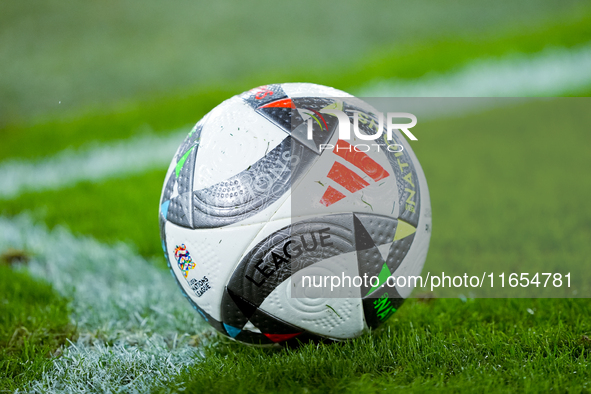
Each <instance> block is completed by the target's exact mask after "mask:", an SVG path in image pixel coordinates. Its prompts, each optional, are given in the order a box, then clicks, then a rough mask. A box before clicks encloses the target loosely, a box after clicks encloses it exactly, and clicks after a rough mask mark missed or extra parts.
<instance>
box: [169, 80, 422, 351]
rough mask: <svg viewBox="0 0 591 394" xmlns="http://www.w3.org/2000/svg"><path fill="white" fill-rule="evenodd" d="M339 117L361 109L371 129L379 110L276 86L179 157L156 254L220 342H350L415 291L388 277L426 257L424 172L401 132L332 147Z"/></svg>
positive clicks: (225, 111) (209, 119)
mask: <svg viewBox="0 0 591 394" xmlns="http://www.w3.org/2000/svg"><path fill="white" fill-rule="evenodd" d="M331 109H332V110H334V111H335V112H334V113H331ZM336 110H339V111H342V112H344V113H345V114H346V115H347V116H348V117H349V119H350V120H351V122H352V121H353V120H354V118H355V113H357V114H358V115H357V119H359V120H360V122H358V125H359V130H361V131H360V132H361V133H362V134H365V135H370V134H373V133H375V132H376V131H377V132H379V131H380V130H377V125H378V124H379V117H378V116H377V115H376V114H377V112H376V111H375V110H374V109H373V108H371V107H370V106H368V105H367V104H366V103H364V102H363V101H361V100H358V99H356V98H354V97H353V96H351V95H349V94H347V93H345V92H342V91H339V90H336V89H333V88H329V87H325V86H320V85H314V84H307V83H286V84H275V85H267V86H262V87H259V88H256V89H252V90H250V91H248V92H245V93H243V94H241V95H238V96H234V97H232V98H230V99H229V100H226V101H224V102H223V103H221V104H220V105H218V106H217V107H216V108H214V109H213V110H212V111H211V112H210V113H208V114H207V115H206V116H204V117H203V119H201V120H200V121H199V122H198V123H197V124H196V125H195V127H194V128H193V129H192V130H191V132H190V133H189V134H188V136H187V137H186V139H185V141H184V142H183V143H182V144H181V146H180V147H179V149H178V151H177V152H176V154H175V156H174V158H173V160H172V163H171V165H170V168H169V170H168V173H167V175H166V179H165V182H164V187H163V190H162V197H161V200H160V215H159V217H160V232H161V237H162V247H163V249H164V254H165V256H166V259H167V261H168V264H169V267H170V269H171V270H172V273H173V276H174V277H175V278H176V280H177V282H178V284H179V286H180V287H181V289H182V291H183V293H184V294H185V296H186V298H187V299H188V300H189V302H190V303H191V304H192V305H193V306H194V308H195V309H196V310H197V312H199V313H200V314H201V315H202V316H203V318H204V319H205V320H206V321H207V322H208V323H209V324H211V325H212V326H213V327H214V328H216V329H217V330H218V331H220V332H221V333H223V334H225V335H228V336H230V337H232V338H235V339H236V340H239V341H242V342H247V343H253V344H273V343H281V342H285V341H290V340H291V341H296V340H301V341H307V340H325V339H328V340H343V339H347V338H354V337H357V336H359V335H361V334H362V333H363V332H365V331H367V330H368V329H369V328H375V327H377V326H378V325H379V324H381V323H382V322H383V321H385V320H386V319H387V318H388V317H389V316H391V314H392V313H393V312H395V311H396V309H397V308H398V307H399V306H400V305H401V304H402V301H403V300H404V298H406V297H408V295H409V294H410V292H411V291H412V287H413V286H412V285H409V284H405V285H401V284H400V283H396V281H395V280H392V279H393V278H396V277H401V276H406V277H407V276H410V275H419V274H420V272H421V270H422V267H423V264H424V262H425V258H426V255H427V250H428V246H429V239H430V231H431V230H430V229H431V208H430V200H429V192H428V188H427V182H426V179H425V176H424V173H423V170H422V169H421V166H420V164H419V162H418V160H417V158H416V156H415V155H414V153H413V151H412V149H411V148H410V146H409V144H408V143H407V142H406V140H405V139H404V138H403V137H402V135H401V134H400V133H399V132H398V131H397V130H395V132H394V134H393V136H392V139H391V140H388V139H387V138H382V137H380V138H378V139H376V140H373V141H368V140H367V139H366V138H363V139H360V138H359V136H358V134H356V133H353V132H351V136H352V137H351V139H350V140H348V141H345V140H343V139H339V135H340V134H339V132H338V131H337V129H338V125H339V119H338V117H337V116H336ZM351 130H353V128H352V126H351ZM363 144H366V145H368V146H370V149H369V150H367V151H365V150H366V149H367V148H365V146H362V145H363ZM393 147H396V149H392V148H393ZM336 277H338V278H339V282H341V279H342V282H343V283H342V284H341V283H339V286H336V288H335V286H334V285H335V284H336V279H334V278H336ZM326 278H328V279H326ZM347 278H351V280H349V281H347ZM358 278H361V282H362V283H359V279H358ZM364 278H365V279H364ZM367 278H369V279H370V280H369V283H368V282H367ZM372 278H373V280H372ZM319 279H320V282H323V281H324V283H320V282H319V281H318V280H319ZM389 279H390V280H389ZM327 280H328V283H327ZM331 282H332V283H331ZM351 282H353V283H351ZM331 285H332V286H331Z"/></svg>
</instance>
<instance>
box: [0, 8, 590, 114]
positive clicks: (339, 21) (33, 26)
mask: <svg viewBox="0 0 591 394" xmlns="http://www.w3.org/2000/svg"><path fill="white" fill-rule="evenodd" d="M585 13H588V2H585V1H572V0H569V1H561V2H556V1H549V0H540V1H499V2H486V1H482V0H479V1H468V0H457V1H445V2H436V3H432V2H427V1H423V0H421V1H415V2H402V1H391V2H383V1H378V0H371V1H366V2H363V3H357V2H352V1H351V2H344V1H343V2H339V3H338V5H335V4H333V3H318V2H314V1H308V0H306V1H301V2H290V3H278V2H273V1H260V2H235V1H227V0H226V1H217V2H195V1H187V0H184V1H179V2H175V4H174V5H173V6H172V5H164V4H162V3H161V2H157V1H151V0H150V1H143V2H137V1H106V2H98V1H89V2H78V1H73V0H68V1H55V0H54V1H37V0H28V1H23V2H10V1H6V2H2V4H0V59H2V63H1V69H2V72H1V73H0V103H2V105H1V106H0V122H2V123H4V124H7V123H15V122H23V121H26V122H29V121H30V120H31V119H39V117H41V119H46V118H47V117H48V116H51V115H56V114H59V115H62V114H69V113H71V112H72V111H75V110H80V109H86V108H100V109H103V108H112V107H113V105H114V104H119V103H124V102H126V103H129V102H134V101H136V100H138V99H140V100H144V99H146V98H147V97H151V98H154V97H163V96H165V97H170V96H171V94H173V93H178V94H182V93H185V94H194V93H195V92H203V91H207V90H210V89H212V88H214V89H219V88H220V87H221V86H223V87H226V88H228V87H229V88H230V89H233V90H234V91H235V92H240V91H242V90H244V89H247V88H249V87H250V86H245V85H244V82H249V83H251V82H254V81H253V80H257V83H263V84H264V83H269V82H277V81H275V80H273V78H270V79H271V80H263V78H262V77H264V76H267V75H269V76H281V77H283V78H286V79H287V80H293V79H292V78H290V76H292V77H296V78H297V80H301V81H311V80H318V77H319V76H320V75H322V76H325V77H326V76H328V79H329V80H330V79H334V80H337V79H338V77H337V76H336V75H335V74H336V73H343V72H347V70H354V69H357V68H359V65H363V66H365V67H367V66H370V65H371V63H372V62H371V60H373V59H375V58H376V57H380V56H384V55H389V54H394V57H393V58H392V59H388V62H390V61H391V62H392V63H394V64H395V63H396V62H397V58H399V57H402V58H404V55H405V54H406V53H408V51H409V49H413V48H420V47H422V46H424V45H430V44H433V43H441V44H445V43H449V42H453V41H457V40H459V39H463V40H467V41H470V42H473V43H475V44H478V42H479V41H482V39H483V38H489V37H490V36H499V35H503V34H506V33H507V32H508V31H513V32H518V31H520V32H531V31H535V30H537V29H539V28H540V26H544V25H547V24H552V23H556V22H560V21H563V20H575V19H577V18H578V17H580V16H581V15H584V14H585ZM548 40H549V42H548V44H551V43H552V38H551V36H550V35H549V36H548ZM447 47H448V48H447V51H438V53H436V54H434V56H433V57H432V58H431V59H430V61H429V63H428V64H423V65H422V66H421V65H416V64H411V65H410V66H412V68H413V70H412V73H411V75H402V76H404V77H406V76H412V77H416V76H420V75H422V74H424V73H427V72H429V71H430V70H432V69H434V68H435V69H436V68H437V67H438V63H444V64H445V63H450V64H451V65H454V60H456V65H457V63H458V61H461V60H462V59H461V54H459V55H460V56H458V54H457V53H454V48H453V45H447ZM506 49H507V48H506ZM508 49H511V48H508ZM513 49H514V50H523V49H527V48H519V46H518V45H517V46H516V47H515V48H513ZM446 52H449V55H447V54H446ZM450 55H451V56H450ZM373 63H374V64H375V62H373ZM408 66H409V65H408V64H407V67H408ZM417 66H418V67H417ZM395 67H396V66H395ZM373 71H374V72H373V73H372V74H367V73H364V74H359V75H357V78H356V79H357V80H351V81H348V82H349V83H350V84H351V85H355V84H356V83H359V82H364V81H365V80H367V79H372V78H376V77H381V76H388V75H380V72H381V71H382V70H373ZM360 80H361V81H360ZM318 82H320V81H318ZM333 84H334V83H333ZM337 87H339V86H337ZM340 87H341V88H346V87H349V86H340Z"/></svg>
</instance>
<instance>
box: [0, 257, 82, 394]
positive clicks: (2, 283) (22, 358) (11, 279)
mask: <svg viewBox="0 0 591 394" xmlns="http://www.w3.org/2000/svg"><path fill="white" fill-rule="evenodd" d="M69 313H70V310H69V307H68V300H66V299H64V298H62V297H60V296H59V295H58V294H57V293H56V292H55V291H54V290H53V289H52V287H51V286H50V285H48V284H47V283H44V282H43V281H41V280H37V279H33V278H32V277H31V276H30V275H28V274H27V273H26V272H17V271H14V270H13V269H11V268H10V267H8V266H7V265H5V264H4V263H2V262H0V391H2V392H3V391H14V390H16V389H20V388H22V387H23V386H24V385H25V384H26V383H28V382H29V381H31V380H33V379H38V378H40V377H41V374H42V372H43V370H45V369H47V368H50V367H51V360H52V357H55V356H58V355H59V348H60V347H61V346H62V345H64V344H66V340H67V339H72V338H73V337H74V336H75V327H74V326H72V325H71V323H70V317H69Z"/></svg>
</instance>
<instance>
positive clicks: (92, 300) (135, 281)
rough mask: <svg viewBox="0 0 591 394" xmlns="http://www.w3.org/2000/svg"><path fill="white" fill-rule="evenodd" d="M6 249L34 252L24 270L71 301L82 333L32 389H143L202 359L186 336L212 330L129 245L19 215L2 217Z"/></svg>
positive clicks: (0, 242) (1, 241) (0, 237)
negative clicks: (105, 241) (126, 384)
mask: <svg viewBox="0 0 591 394" xmlns="http://www.w3.org/2000/svg"><path fill="white" fill-rule="evenodd" d="M7 248H16V249H22V250H25V251H27V252H29V253H31V254H32V256H33V257H32V259H31V261H30V262H29V264H28V266H27V267H26V269H27V270H28V271H29V272H30V273H31V274H32V275H33V276H36V277H39V278H42V279H44V280H46V281H48V282H49V283H51V284H52V285H53V286H54V288H55V289H56V290H57V291H58V292H59V293H60V294H62V295H63V296H65V297H68V298H70V299H71V300H72V302H71V306H72V308H73V313H72V321H73V323H74V324H76V325H77V327H78V331H79V333H80V336H79V339H78V340H77V342H76V343H75V344H72V345H71V346H70V347H68V348H67V349H65V350H64V355H63V356H62V357H60V358H58V359H56V360H55V361H54V368H51V369H50V370H48V371H45V373H44V375H43V377H42V378H41V380H39V381H37V382H33V383H31V384H32V386H31V387H30V389H31V390H30V391H42V392H47V391H49V392H53V391H64V390H65V391H72V390H73V391H77V390H80V391H84V390H83V389H84V388H86V387H92V388H93V389H92V390H91V391H94V392H97V391H99V392H119V391H120V389H121V382H125V381H133V383H130V386H129V387H128V388H129V391H135V392H145V391H147V390H146V389H147V388H148V387H153V386H154V385H158V384H160V383H165V382H170V381H171V380H172V379H173V378H174V375H175V374H176V373H177V372H178V371H180V370H181V369H182V368H184V367H186V366H188V365H192V364H194V363H196V362H198V361H199V358H198V349H196V348H194V347H192V346H189V340H190V336H192V335H197V334H200V333H203V332H204V331H206V330H211V328H210V327H209V326H208V325H207V324H206V323H205V322H204V321H203V319H202V318H201V316H200V315H199V314H198V313H196V312H195V311H194V310H193V309H192V308H191V306H190V305H189V303H188V302H187V300H186V299H185V298H184V296H183V295H182V293H181V291H180V290H179V288H178V286H177V284H176V282H175V280H174V279H173V278H172V277H171V275H170V274H169V273H167V272H166V271H165V270H162V269H158V268H156V267H155V266H154V265H153V264H152V263H150V262H148V261H146V260H145V259H143V258H142V257H140V256H138V255H136V254H135V253H134V252H133V251H132V250H131V249H130V248H129V247H128V246H127V245H124V244H119V245H115V246H108V245H104V244H101V243H100V242H97V241H96V240H93V239H92V238H88V237H76V236H74V235H72V234H71V233H70V232H69V231H67V230H65V229H63V228H57V229H55V230H53V231H48V230H47V229H46V228H45V226H43V225H39V224H35V223H34V222H33V221H32V220H31V219H29V218H28V217H27V216H24V215H21V216H17V217H15V218H11V219H8V218H5V217H0V253H1V252H2V251H4V250H6V249H7ZM109 343H112V344H116V345H115V346H108V345H107V344H109Z"/></svg>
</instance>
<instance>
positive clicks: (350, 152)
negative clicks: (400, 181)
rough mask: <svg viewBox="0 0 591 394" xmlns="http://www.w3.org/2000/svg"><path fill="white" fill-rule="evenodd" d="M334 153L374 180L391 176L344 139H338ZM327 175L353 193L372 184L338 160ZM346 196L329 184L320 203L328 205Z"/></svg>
mask: <svg viewBox="0 0 591 394" xmlns="http://www.w3.org/2000/svg"><path fill="white" fill-rule="evenodd" d="M333 153H335V154H336V155H337V156H339V157H341V158H342V159H344V160H345V161H347V162H348V163H351V164H352V165H354V166H355V167H357V168H358V169H360V170H361V171H363V172H364V173H365V174H366V175H367V176H369V177H370V178H371V179H372V180H373V181H374V182H378V181H380V180H382V179H384V178H387V177H389V176H390V174H389V173H388V171H386V170H385V169H384V167H382V166H381V165H379V164H378V163H376V162H375V161H374V160H373V159H372V158H371V157H369V156H368V155H367V154H366V153H364V152H359V151H357V150H355V149H354V147H353V145H351V144H349V143H348V142H346V141H344V140H338V141H337V143H336V144H335V147H334V149H333ZM327 177H328V178H329V179H330V180H332V181H334V182H336V183H337V184H339V185H340V186H342V187H344V188H345V189H347V190H348V191H349V192H351V193H355V192H358V191H359V190H362V189H364V188H366V187H367V186H369V185H370V183H369V182H367V181H366V180H365V179H363V178H362V177H360V176H359V175H358V174H357V173H356V172H355V171H353V170H351V169H350V168H348V167H347V166H345V165H344V164H342V163H340V162H338V161H335V162H334V164H333V165H332V167H331V169H330V170H329V172H328V175H327ZM345 197H346V195H345V194H343V193H341V192H340V191H338V190H337V189H335V188H334V187H332V186H330V185H329V186H328V188H327V189H326V191H325V192H324V195H323V196H322V198H321V199H320V203H321V204H323V205H324V206H327V207H328V206H330V205H332V204H334V203H336V202H338V201H340V200H342V199H343V198H345Z"/></svg>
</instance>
